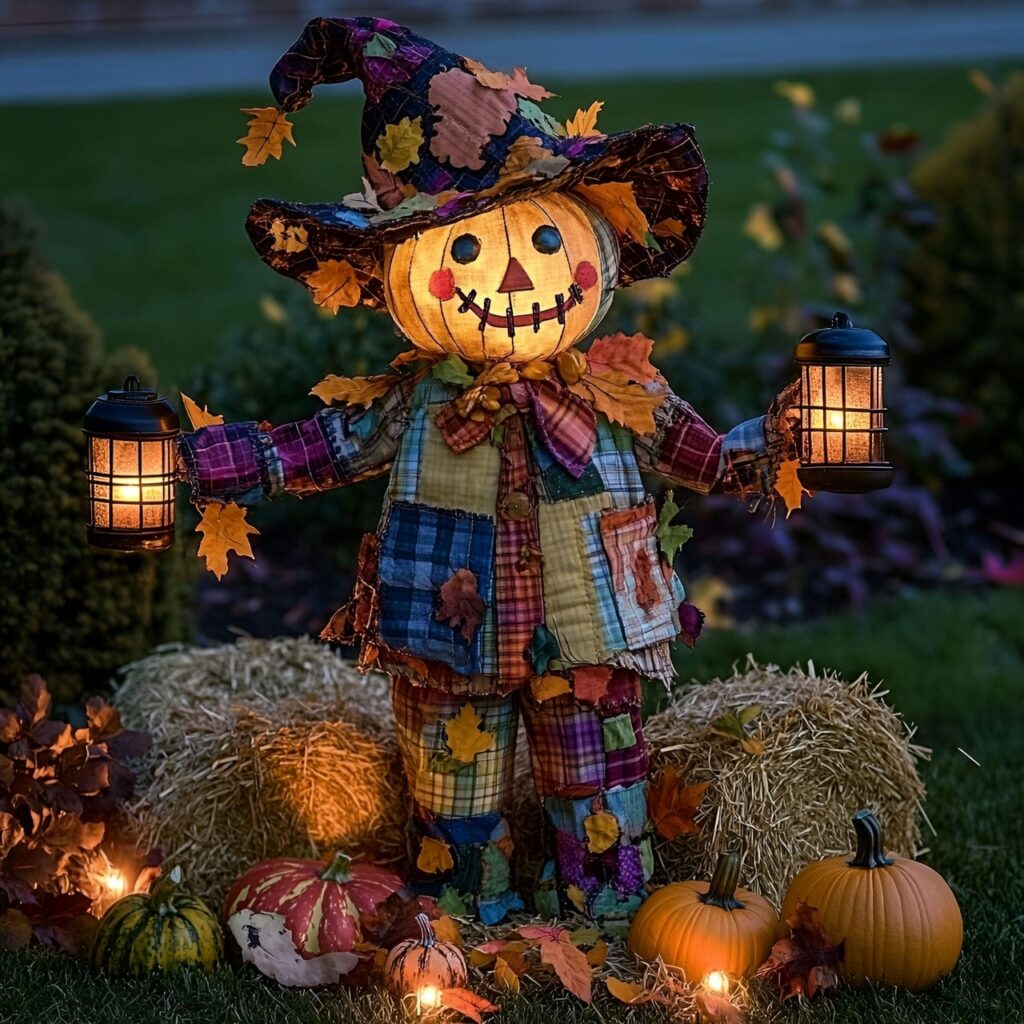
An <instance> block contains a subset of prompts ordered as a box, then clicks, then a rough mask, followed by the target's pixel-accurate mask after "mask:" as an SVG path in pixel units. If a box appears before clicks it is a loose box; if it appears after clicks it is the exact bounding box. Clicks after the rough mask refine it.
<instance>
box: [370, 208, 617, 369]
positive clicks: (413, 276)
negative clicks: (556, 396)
mask: <svg viewBox="0 0 1024 1024" xmlns="http://www.w3.org/2000/svg"><path fill="white" fill-rule="evenodd" d="M618 269H619V250H618V243H617V242H616V240H615V235H614V233H613V232H612V230H611V228H610V227H609V226H608V224H607V223H606V222H605V221H604V219H603V218H602V217H601V216H600V215H599V214H598V213H596V212H594V211H593V210H591V209H590V207H589V206H587V205H586V203H584V202H583V200H581V199H578V198H576V197H574V196H569V195H564V194H562V193H557V192H552V193H548V194H547V195H538V196H534V197H532V198H531V199H526V200H523V201H521V202H516V203H507V204H505V205H504V206H499V207H495V208H494V209H493V210H487V211H485V212H483V213H479V214H477V215H476V216H474V217H467V218H465V219H464V220H460V221H458V222H457V223H456V224H452V225H447V226H443V227H437V228H432V229H430V230H429V231H423V232H421V233H419V234H417V235H413V236H412V237H411V238H408V239H406V240H405V241H404V242H400V243H399V244H398V245H395V246H389V247H387V249H386V250H385V269H384V278H385V288H386V294H387V303H388V310H389V311H390V312H391V315H392V317H394V319H395V321H396V323H397V324H398V326H399V327H400V328H401V330H402V333H403V334H405V336H406V337H407V338H408V339H409V340H410V341H411V342H412V343H413V344H414V345H416V346H417V347H418V348H421V349H424V350H425V351H427V352H431V353H435V354H447V353H455V354H457V355H459V356H460V357H461V358H462V359H464V360H465V361H466V362H469V363H482V362H487V361H501V360H507V361H508V362H511V363H525V362H529V361H531V360H534V359H551V358H553V357H554V356H556V355H557V354H558V353H559V352H561V351H563V350H564V349H567V348H569V346H570V345H574V344H575V343H576V342H577V341H579V340H580V339H581V338H584V337H585V336H586V335H587V334H588V333H589V332H590V331H591V330H592V329H593V328H594V327H596V326H597V324H598V323H599V322H600V320H601V319H602V318H603V317H604V315H605V313H606V312H607V311H608V307H609V306H610V305H611V301H612V296H613V294H614V290H615V282H616V279H617V276H618Z"/></svg>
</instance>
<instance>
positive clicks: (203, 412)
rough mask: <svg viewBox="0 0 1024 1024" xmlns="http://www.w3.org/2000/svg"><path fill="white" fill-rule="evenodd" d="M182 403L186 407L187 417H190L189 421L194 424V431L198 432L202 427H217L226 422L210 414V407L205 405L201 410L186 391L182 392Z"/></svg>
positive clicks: (221, 417)
mask: <svg viewBox="0 0 1024 1024" xmlns="http://www.w3.org/2000/svg"><path fill="white" fill-rule="evenodd" d="M181 403H182V405H184V406H185V415H186V416H188V421H189V423H191V424H192V429H193V430H198V429H199V428H200V427H211V426H215V425H216V424H219V423H223V422H224V417H223V416H217V415H215V414H214V413H212V412H210V410H209V407H208V406H205V405H204V406H203V407H202V409H200V408H199V406H198V405H197V404H196V403H195V402H193V401H192V399H191V398H189V397H188V395H186V394H185V392H184V391H182V392H181Z"/></svg>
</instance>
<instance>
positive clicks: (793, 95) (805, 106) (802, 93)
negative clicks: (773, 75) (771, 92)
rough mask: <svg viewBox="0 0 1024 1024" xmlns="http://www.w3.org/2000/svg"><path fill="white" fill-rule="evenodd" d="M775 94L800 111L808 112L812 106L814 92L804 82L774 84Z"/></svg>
mask: <svg viewBox="0 0 1024 1024" xmlns="http://www.w3.org/2000/svg"><path fill="white" fill-rule="evenodd" d="M775 92H776V94H777V95H779V96H784V97H785V98H786V99H787V100H789V102H790V103H792V104H793V106H794V107H797V108H798V109H800V110H810V109H811V107H813V106H814V90H813V89H812V88H811V87H810V86H809V85H807V84H806V83H805V82H786V81H781V82H776V83H775Z"/></svg>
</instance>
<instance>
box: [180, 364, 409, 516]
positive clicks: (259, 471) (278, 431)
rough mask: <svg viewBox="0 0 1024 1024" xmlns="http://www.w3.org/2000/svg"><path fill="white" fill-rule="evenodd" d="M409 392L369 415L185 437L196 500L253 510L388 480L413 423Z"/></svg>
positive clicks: (398, 388)
mask: <svg viewBox="0 0 1024 1024" xmlns="http://www.w3.org/2000/svg"><path fill="white" fill-rule="evenodd" d="M411 391H412V388H411V386H410V384H409V383H407V382H406V381H402V382H400V383H399V384H396V385H395V387H393V388H392V389H391V391H389V392H388V393H387V394H386V395H385V396H383V397H382V398H381V399H379V400H378V401H376V402H374V404H373V405H372V406H371V407H370V408H369V409H366V410H363V409H352V408H333V407H332V408H327V409H322V410H321V411H320V412H318V413H317V414H316V415H315V416H313V417H312V418H311V419H308V420H299V421H298V422H295V423H286V424H284V425H283V426H280V427H270V426H268V425H266V424H257V423H255V422H248V423H225V424H222V425H219V426H210V427H203V428H202V429H200V430H196V431H194V432H193V433H191V434H182V435H181V437H180V438H179V439H178V452H179V455H180V456H181V461H182V463H183V464H184V467H185V475H186V476H187V478H188V482H189V484H190V486H191V488H192V495H193V497H194V498H195V499H196V500H198V501H200V502H202V501H235V502H237V503H238V504H240V505H251V504H254V503H255V502H257V501H259V500H260V499H262V498H273V497H276V496H277V495H279V494H281V493H288V494H297V495H299V496H300V497H301V496H305V495H307V494H315V493H316V492H317V491H327V490H330V489H331V488H334V487H342V486H344V485H345V484H350V483H354V482H355V481H357V480H362V479H365V478H367V477H371V476H377V475H378V474H380V473H385V472H387V470H388V469H389V468H390V467H391V463H392V461H393V460H394V457H395V455H396V453H397V451H398V446H399V442H400V440H401V436H402V432H403V430H404V429H405V425H406V423H407V421H408V413H409V402H410V399H411Z"/></svg>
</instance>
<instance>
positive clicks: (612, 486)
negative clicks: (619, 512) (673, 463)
mask: <svg viewBox="0 0 1024 1024" xmlns="http://www.w3.org/2000/svg"><path fill="white" fill-rule="evenodd" d="M593 465H594V467H595V468H596V469H597V471H598V472H599V473H600V474H601V480H602V481H603V482H604V489H605V491H606V492H607V493H608V494H609V495H610V496H611V502H610V504H611V505H613V506H614V507H615V508H628V507H629V506H630V505H638V504H640V502H641V501H643V500H644V497H645V496H646V494H647V492H646V489H645V488H644V482H643V480H642V479H641V478H640V470H639V468H638V466H637V460H636V453H635V452H634V449H633V435H632V433H631V432H630V431H628V430H626V428H625V427H619V426H616V425H615V424H614V423H609V422H608V420H607V419H605V417H604V416H598V418H597V444H596V445H595V447H594V461H593Z"/></svg>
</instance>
